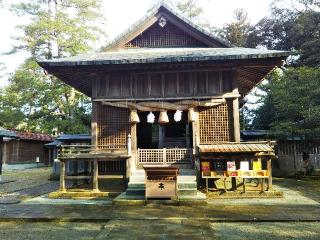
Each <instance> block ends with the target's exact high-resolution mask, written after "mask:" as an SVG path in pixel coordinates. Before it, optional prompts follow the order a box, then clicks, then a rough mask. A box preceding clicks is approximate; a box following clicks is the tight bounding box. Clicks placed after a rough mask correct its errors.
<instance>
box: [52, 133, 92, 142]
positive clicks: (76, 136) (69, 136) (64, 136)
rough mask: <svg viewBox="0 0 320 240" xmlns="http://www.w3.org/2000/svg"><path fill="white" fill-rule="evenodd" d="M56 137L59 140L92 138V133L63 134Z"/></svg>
mask: <svg viewBox="0 0 320 240" xmlns="http://www.w3.org/2000/svg"><path fill="white" fill-rule="evenodd" d="M56 139H57V140H59V141H68V140H69V141H72V140H91V135H89V134H61V135H60V136H58V137H57V138H56Z"/></svg>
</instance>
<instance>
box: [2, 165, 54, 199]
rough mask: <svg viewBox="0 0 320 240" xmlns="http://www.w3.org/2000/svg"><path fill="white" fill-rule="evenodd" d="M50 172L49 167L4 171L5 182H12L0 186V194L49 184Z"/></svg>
mask: <svg viewBox="0 0 320 240" xmlns="http://www.w3.org/2000/svg"><path fill="white" fill-rule="evenodd" d="M51 171H52V168H51V167H45V168H43V167H41V168H32V169H26V170H6V171H4V172H3V178H4V179H5V181H12V182H7V183H5V184H0V194H3V193H9V192H15V191H19V190H23V189H26V188H31V187H35V186H39V185H44V184H47V183H49V182H51V181H49V176H50V174H51Z"/></svg>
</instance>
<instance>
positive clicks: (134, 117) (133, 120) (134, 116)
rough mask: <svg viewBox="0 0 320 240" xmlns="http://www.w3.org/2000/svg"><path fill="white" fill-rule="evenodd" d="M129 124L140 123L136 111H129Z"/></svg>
mask: <svg viewBox="0 0 320 240" xmlns="http://www.w3.org/2000/svg"><path fill="white" fill-rule="evenodd" d="M129 122H130V123H139V122H140V119H139V115H138V112H137V110H131V112H130V117H129Z"/></svg>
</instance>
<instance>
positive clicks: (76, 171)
mask: <svg viewBox="0 0 320 240" xmlns="http://www.w3.org/2000/svg"><path fill="white" fill-rule="evenodd" d="M72 167H73V175H74V176H78V161H77V160H74V161H72ZM77 185H78V180H77V179H74V180H73V186H77Z"/></svg>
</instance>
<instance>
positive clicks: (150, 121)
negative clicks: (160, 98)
mask: <svg viewBox="0 0 320 240" xmlns="http://www.w3.org/2000/svg"><path fill="white" fill-rule="evenodd" d="M155 118H156V117H155V116H154V114H153V113H152V112H150V113H149V114H148V116H147V122H148V123H154V120H155Z"/></svg>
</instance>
